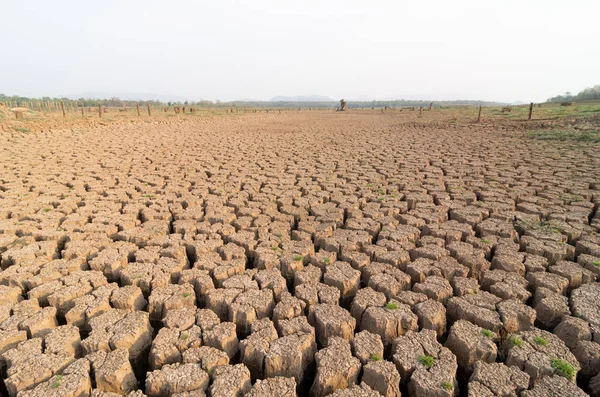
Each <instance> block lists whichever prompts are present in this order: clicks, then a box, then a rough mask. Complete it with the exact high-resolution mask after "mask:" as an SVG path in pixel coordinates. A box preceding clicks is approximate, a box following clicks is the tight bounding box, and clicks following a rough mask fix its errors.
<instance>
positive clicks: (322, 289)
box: [294, 283, 340, 324]
mask: <svg viewBox="0 0 600 397" xmlns="http://www.w3.org/2000/svg"><path fill="white" fill-rule="evenodd" d="M294 296H295V297H296V298H298V299H300V300H302V301H304V303H306V311H307V317H308V322H309V323H311V324H314V312H315V308H316V307H317V305H319V304H328V305H334V306H337V305H339V303H340V290H338V289H337V288H335V287H330V286H329V285H326V284H321V283H319V284H301V285H299V286H297V287H296V288H295V289H294Z"/></svg>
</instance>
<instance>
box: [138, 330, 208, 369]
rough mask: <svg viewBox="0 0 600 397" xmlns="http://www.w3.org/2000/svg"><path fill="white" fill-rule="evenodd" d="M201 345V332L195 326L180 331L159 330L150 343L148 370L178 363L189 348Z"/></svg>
mask: <svg viewBox="0 0 600 397" xmlns="http://www.w3.org/2000/svg"><path fill="white" fill-rule="evenodd" d="M201 345H202V330H201V329H200V328H199V327H197V326H192V327H190V328H189V329H185V330H181V329H179V328H161V329H160V330H159V331H158V334H157V335H156V337H155V338H154V340H153V341H152V346H151V347H150V354H149V356H148V364H149V367H150V369H152V370H154V369H160V368H162V366H163V365H166V364H174V363H179V362H181V361H182V360H183V358H182V357H183V356H182V354H183V353H184V352H185V351H186V350H188V349H191V348H194V347H200V346H201Z"/></svg>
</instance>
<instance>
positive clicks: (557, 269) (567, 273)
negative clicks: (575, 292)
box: [548, 261, 597, 290]
mask: <svg viewBox="0 0 600 397" xmlns="http://www.w3.org/2000/svg"><path fill="white" fill-rule="evenodd" d="M548 271H549V272H550V273H552V274H557V275H559V276H562V277H564V278H566V279H567V280H568V281H569V286H568V288H569V290H572V289H575V288H579V287H581V285H583V284H588V283H593V282H594V281H596V277H597V276H596V274H595V273H593V272H591V271H589V270H587V269H585V268H583V267H581V266H580V265H578V264H577V263H575V262H569V261H558V262H556V263H555V264H554V265H552V266H550V267H548Z"/></svg>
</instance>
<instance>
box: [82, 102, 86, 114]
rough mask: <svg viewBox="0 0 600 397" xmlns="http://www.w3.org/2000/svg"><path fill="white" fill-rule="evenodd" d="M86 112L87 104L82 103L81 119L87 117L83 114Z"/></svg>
mask: <svg viewBox="0 0 600 397" xmlns="http://www.w3.org/2000/svg"><path fill="white" fill-rule="evenodd" d="M84 111H85V103H83V102H82V103H81V117H85V115H84V114H83V112H84Z"/></svg>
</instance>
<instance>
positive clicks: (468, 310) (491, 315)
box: [446, 291, 502, 332]
mask: <svg viewBox="0 0 600 397" xmlns="http://www.w3.org/2000/svg"><path fill="white" fill-rule="evenodd" d="M499 302H500V298H498V297H496V296H494V295H492V294H490V293H488V292H484V291H480V292H478V293H477V294H472V295H464V296H462V297H460V298H458V297H455V298H451V299H449V300H448V305H447V306H446V313H447V316H448V319H449V320H450V321H451V322H454V321H458V320H467V321H469V322H471V323H473V324H475V325H478V326H480V327H481V328H486V329H489V330H490V331H493V332H498V331H499V330H500V328H501V327H502V321H500V315H499V314H498V312H496V305H497V304H498V303H499Z"/></svg>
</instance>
